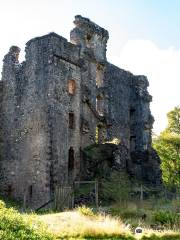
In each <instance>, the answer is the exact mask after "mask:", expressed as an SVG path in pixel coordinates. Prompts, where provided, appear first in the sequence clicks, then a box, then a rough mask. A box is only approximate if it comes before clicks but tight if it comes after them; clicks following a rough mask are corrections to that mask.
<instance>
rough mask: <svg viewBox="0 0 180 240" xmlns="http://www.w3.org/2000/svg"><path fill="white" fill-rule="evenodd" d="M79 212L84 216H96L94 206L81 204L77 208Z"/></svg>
mask: <svg viewBox="0 0 180 240" xmlns="http://www.w3.org/2000/svg"><path fill="white" fill-rule="evenodd" d="M77 210H78V212H79V213H80V214H82V215H84V216H88V217H93V216H94V212H93V209H92V208H88V207H86V206H84V205H83V206H81V207H78V208H77Z"/></svg>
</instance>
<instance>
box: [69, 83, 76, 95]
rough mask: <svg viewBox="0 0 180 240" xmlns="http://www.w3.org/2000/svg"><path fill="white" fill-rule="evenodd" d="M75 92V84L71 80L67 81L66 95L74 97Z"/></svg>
mask: <svg viewBox="0 0 180 240" xmlns="http://www.w3.org/2000/svg"><path fill="white" fill-rule="evenodd" d="M75 91H76V82H75V81H74V80H73V79H71V80H69V81H68V93H69V94H70V95H74V94H75Z"/></svg>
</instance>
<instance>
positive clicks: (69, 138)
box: [0, 16, 160, 207]
mask: <svg viewBox="0 0 180 240" xmlns="http://www.w3.org/2000/svg"><path fill="white" fill-rule="evenodd" d="M74 23H75V28H74V29H73V30H72V31H71V43H70V42H67V40H66V39H64V38H63V37H61V36H59V35H57V34H55V33H50V34H48V35H45V36H42V37H37V38H34V39H32V40H30V41H29V42H28V43H27V44H26V59H25V61H24V62H23V63H19V61H18V56H19V52H20V49H19V48H18V47H15V46H13V47H11V48H10V51H9V53H8V54H7V55H6V56H5V57H4V65H3V72H2V81H1V82H0V84H1V85H0V103H1V104H0V108H1V117H0V122H1V128H0V131H1V132H0V146H1V149H0V154H1V158H0V168H1V169H0V173H1V174H0V177H1V181H0V188H1V192H3V193H6V194H8V195H10V196H12V197H14V198H16V199H19V200H23V201H24V202H26V203H27V204H28V205H29V206H36V207H37V206H40V205H42V204H43V203H45V202H47V201H48V200H49V199H50V198H51V197H52V194H53V192H54V188H55V186H56V185H58V184H68V183H71V182H72V181H73V180H74V179H80V177H81V175H82V174H81V169H82V167H81V166H82V165H83V160H84V159H83V156H82V150H83V149H84V148H85V147H87V146H89V145H92V144H94V143H97V142H98V143H103V142H106V141H111V140H113V139H114V138H117V139H119V141H120V143H121V144H122V145H124V147H125V148H126V149H127V152H128V156H129V157H128V160H126V161H128V163H127V166H128V167H127V171H128V172H129V173H130V174H132V175H134V176H136V175H137V176H138V177H139V178H142V174H141V172H142V171H143V169H147V168H151V172H155V173H156V174H155V180H154V183H155V184H156V180H157V182H158V181H160V180H159V179H160V172H159V162H158V161H159V160H158V158H157V156H155V153H154V152H153V154H154V155H153V154H151V153H152V148H151V129H152V123H153V118H152V116H151V113H150V109H149V102H150V101H151V96H150V95H149V94H148V92H147V86H148V81H147V79H146V77H144V76H134V75H133V74H131V73H129V72H127V71H125V70H122V69H119V68H118V67H116V66H114V65H112V64H110V63H108V62H107V60H106V44H107V40H108V37H109V36H108V32H107V31H106V30H105V29H103V28H101V27H99V26H98V25H96V24H95V23H93V22H91V21H90V20H89V19H87V18H83V17H81V16H76V17H75V21H74ZM138 151H139V152H141V154H139V155H137V154H138ZM142 153H143V157H142ZM134 156H136V157H135V159H137V158H138V156H139V158H140V160H139V161H140V164H139V163H138V164H137V163H136V162H133V161H134V160H133V159H134ZM152 156H154V157H152ZM142 159H143V160H142ZM144 159H145V160H144ZM145 161H146V162H147V164H145V165H143V163H144V162H145ZM134 169H135V170H134ZM146 171H147V170H146ZM145 178H146V176H145ZM145 178H144V179H145ZM147 179H148V181H150V180H149V177H148V178H147Z"/></svg>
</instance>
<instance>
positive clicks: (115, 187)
mask: <svg viewBox="0 0 180 240" xmlns="http://www.w3.org/2000/svg"><path fill="white" fill-rule="evenodd" d="M101 190H102V196H103V197H104V198H105V199H109V200H112V201H114V202H117V203H121V204H125V203H126V201H127V200H128V198H129V193H130V191H131V183H130V180H129V178H128V176H127V174H125V173H120V172H113V173H112V174H111V177H110V178H109V179H107V180H104V181H102V188H101Z"/></svg>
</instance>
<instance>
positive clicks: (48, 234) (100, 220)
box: [0, 201, 180, 240]
mask: <svg viewBox="0 0 180 240" xmlns="http://www.w3.org/2000/svg"><path fill="white" fill-rule="evenodd" d="M178 204H179V203H174V205H173V204H171V205H169V206H166V207H165V205H162V207H164V208H165V211H164V212H163V211H162V209H158V210H156V209H154V208H153V209H152V208H151V207H150V206H149V205H148V203H146V204H145V203H144V205H143V206H141V207H142V208H141V209H140V208H139V206H137V205H136V204H135V203H129V204H127V205H126V207H123V208H122V206H121V207H120V206H118V205H114V206H111V207H110V208H106V209H100V212H97V211H93V210H92V209H90V208H87V207H79V208H77V209H75V210H73V211H64V212H61V213H41V214H40V213H39V214H33V213H20V212H19V211H18V210H15V209H14V208H12V207H11V204H10V203H8V205H7V207H6V206H5V203H4V202H3V201H0V240H30V239H32V240H57V239H77V240H78V239H79V240H80V239H81V240H82V239H119V240H123V239H124V240H135V239H142V240H180V232H179V229H180V228H179V224H180V222H179V215H173V214H174V210H175V209H176V208H177V210H178ZM166 208H168V211H169V212H168V213H167V212H166V210H167V209H166ZM160 210H161V212H160ZM144 212H145V213H146V214H147V218H146V219H145V220H142V219H141V218H142V216H141V214H143V213H144ZM171 213H172V214H171ZM168 214H169V215H168ZM152 224H154V226H155V228H157V229H152ZM136 226H140V227H142V229H143V232H142V234H134V229H135V227H136Z"/></svg>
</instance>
